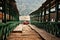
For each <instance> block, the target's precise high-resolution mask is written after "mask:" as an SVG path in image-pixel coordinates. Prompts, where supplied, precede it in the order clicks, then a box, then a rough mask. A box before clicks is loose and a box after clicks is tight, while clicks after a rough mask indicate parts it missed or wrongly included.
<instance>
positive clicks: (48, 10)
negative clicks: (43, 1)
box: [48, 1, 51, 22]
mask: <svg viewBox="0 0 60 40" xmlns="http://www.w3.org/2000/svg"><path fill="white" fill-rule="evenodd" d="M48 2H49V8H48V11H49V14H48V17H49V18H48V21H49V22H50V9H51V8H50V7H51V4H50V3H51V2H50V1H48Z"/></svg>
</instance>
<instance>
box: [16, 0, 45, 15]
mask: <svg viewBox="0 0 60 40" xmlns="http://www.w3.org/2000/svg"><path fill="white" fill-rule="evenodd" d="M45 1H46V0H16V4H17V8H18V11H19V14H20V15H29V14H30V13H32V12H33V11H35V10H37V9H38V8H39V7H40V6H41V5H42V3H44V2H45Z"/></svg>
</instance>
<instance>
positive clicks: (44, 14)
mask: <svg viewBox="0 0 60 40" xmlns="http://www.w3.org/2000/svg"><path fill="white" fill-rule="evenodd" d="M45 15H46V9H45V8H44V22H45V21H46V20H45Z"/></svg>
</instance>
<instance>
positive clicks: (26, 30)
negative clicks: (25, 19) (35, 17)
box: [7, 24, 42, 40]
mask: <svg viewBox="0 0 60 40" xmlns="http://www.w3.org/2000/svg"><path fill="white" fill-rule="evenodd" d="M21 25H22V24H21ZM15 30H16V29H15ZM7 40H42V38H41V37H40V36H39V35H38V33H36V32H35V31H34V30H32V29H31V28H30V27H29V26H28V25H22V32H19V31H18V32H12V33H11V34H10V35H9V37H8V38H7Z"/></svg>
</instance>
